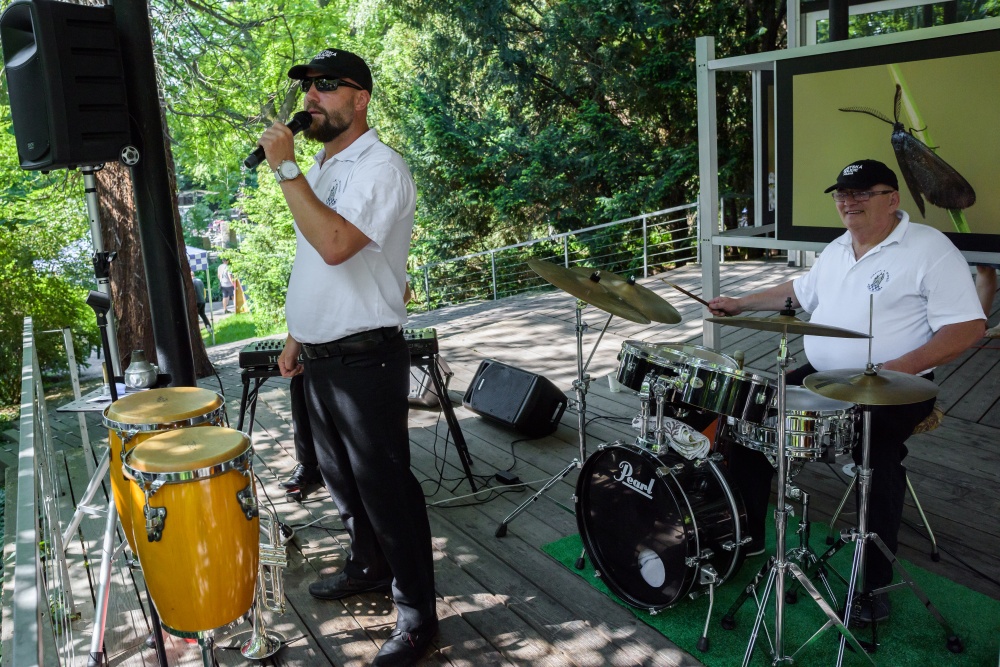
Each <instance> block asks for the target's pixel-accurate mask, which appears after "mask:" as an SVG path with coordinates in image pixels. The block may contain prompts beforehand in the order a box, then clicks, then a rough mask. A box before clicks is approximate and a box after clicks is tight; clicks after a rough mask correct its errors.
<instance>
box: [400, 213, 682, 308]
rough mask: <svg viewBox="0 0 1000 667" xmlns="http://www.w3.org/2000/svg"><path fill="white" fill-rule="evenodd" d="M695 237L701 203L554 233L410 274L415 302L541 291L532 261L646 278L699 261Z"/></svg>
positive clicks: (428, 304) (447, 302)
mask: <svg viewBox="0 0 1000 667" xmlns="http://www.w3.org/2000/svg"><path fill="white" fill-rule="evenodd" d="M697 237H698V222H697V204H685V205H683V206H675V207H673V208H668V209H663V210H661V211H654V212H653V213H645V214H643V215H637V216H635V217H632V218H625V219H623V220H615V221H613V222H606V223H604V224H600V225H594V226H593V227H586V228H584V229H578V230H574V231H571V232H564V233H562V234H553V235H552V236H546V237H545V238H541V239H533V240H531V241H525V242H524V243H518V244H515V245H509V246H505V247H503V248H495V249H493V250H486V251H484V252H478V253H474V254H471V255H465V256H464V257H456V258H454V259H448V260H444V261H441V262H434V263H432V264H425V265H424V266H419V267H417V268H415V269H413V270H412V271H410V272H409V275H410V286H411V290H412V291H413V303H415V304H416V307H417V308H421V309H424V310H433V309H435V308H441V307H443V306H452V305H456V304H460V303H467V302H471V301H489V300H496V299H500V298H503V297H508V296H514V295H516V294H522V293H524V292H529V291H532V290H537V289H539V288H541V287H544V286H547V285H548V283H546V282H545V281H544V280H543V279H542V278H540V277H539V276H538V275H536V274H535V273H534V272H533V271H532V270H531V269H529V268H528V267H527V266H526V265H525V262H526V261H527V260H529V259H533V258H534V259H541V260H547V261H552V260H554V261H556V262H557V263H559V264H562V265H563V266H570V265H574V264H580V265H585V266H589V267H592V268H595V269H603V270H607V271H614V272H616V273H618V272H621V273H624V272H631V273H635V274H641V275H642V277H647V276H649V275H650V273H656V272H658V271H659V270H661V269H665V268H668V267H669V268H673V267H676V266H679V265H682V264H685V263H688V262H700V261H701V257H700V256H699V244H698V238H697Z"/></svg>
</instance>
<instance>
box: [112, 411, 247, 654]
mask: <svg viewBox="0 0 1000 667" xmlns="http://www.w3.org/2000/svg"><path fill="white" fill-rule="evenodd" d="M252 453H253V450H252V448H251V447H250V441H249V440H248V439H247V437H246V436H245V435H244V434H243V433H240V432H239V431H235V430H233V429H229V428H222V427H216V426H205V427H203V428H188V429H178V430H174V431H165V432H163V433H159V434H156V435H153V436H151V437H149V438H147V439H146V440H143V441H142V442H140V443H139V444H137V445H136V446H135V447H134V448H133V449H132V450H131V451H130V452H129V453H128V454H126V456H125V463H124V466H123V467H124V472H125V475H126V476H127V477H128V478H130V479H131V480H132V482H131V484H130V488H129V492H130V494H129V496H130V503H131V521H132V531H133V533H134V539H135V549H136V553H137V554H138V555H139V560H140V562H141V563H142V574H143V577H144V578H145V579H146V586H147V588H148V589H149V595H150V597H151V598H152V600H153V603H154V604H155V605H156V608H157V611H158V612H159V613H160V619H161V621H162V623H163V627H164V629H166V630H167V631H168V632H170V633H172V634H174V635H178V636H182V637H200V636H203V635H204V633H207V632H211V631H214V630H217V629H219V628H222V627H223V626H225V625H228V624H229V623H232V622H233V621H235V620H237V619H238V618H239V617H240V616H242V615H243V614H245V613H246V612H247V610H248V609H250V605H251V604H252V603H253V596H254V591H255V589H256V585H257V576H258V565H259V557H260V524H259V521H258V518H257V510H256V507H257V506H256V495H255V492H254V486H253V471H252V468H251V465H250V463H251V456H252Z"/></svg>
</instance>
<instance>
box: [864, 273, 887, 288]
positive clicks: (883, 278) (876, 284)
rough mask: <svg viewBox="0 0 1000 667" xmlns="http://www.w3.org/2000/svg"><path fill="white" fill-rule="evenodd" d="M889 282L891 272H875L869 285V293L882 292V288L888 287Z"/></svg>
mask: <svg viewBox="0 0 1000 667" xmlns="http://www.w3.org/2000/svg"><path fill="white" fill-rule="evenodd" d="M888 282H889V272H888V271H886V270H885V269H880V270H878V271H876V272H875V275H873V276H872V281H871V282H870V283H868V285H867V287H868V291H869V292H872V293H875V292H880V291H882V288H883V287H885V286H886V284H888Z"/></svg>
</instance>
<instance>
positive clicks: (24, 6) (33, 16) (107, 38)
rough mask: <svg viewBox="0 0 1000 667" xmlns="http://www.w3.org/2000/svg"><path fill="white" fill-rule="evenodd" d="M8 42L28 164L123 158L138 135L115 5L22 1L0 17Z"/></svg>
mask: <svg viewBox="0 0 1000 667" xmlns="http://www.w3.org/2000/svg"><path fill="white" fill-rule="evenodd" d="M0 42H2V45H3V59H4V64H5V68H6V71H7V89H8V93H9V95H10V114H11V121H12V123H13V125H14V137H15V139H16V141H17V156H18V160H19V161H20V164H21V168H22V169H32V170H43V171H50V170H53V169H63V168H71V169H72V168H75V167H79V166H84V165H88V166H90V165H97V164H101V163H104V162H111V161H113V160H117V159H118V155H119V152H120V151H121V149H122V147H124V146H126V145H128V144H130V143H131V135H130V133H129V116H128V106H127V103H126V97H125V74H124V71H123V69H122V55H121V49H120V47H119V44H118V35H117V32H116V30H115V17H114V10H113V9H112V8H111V7H109V6H90V5H78V4H73V3H69V2H60V1H59V0H23V1H20V2H14V3H12V4H11V5H10V6H9V7H8V8H7V10H6V11H5V12H4V13H3V15H2V16H0ZM150 87H151V89H152V90H155V87H156V86H155V83H154V82H150Z"/></svg>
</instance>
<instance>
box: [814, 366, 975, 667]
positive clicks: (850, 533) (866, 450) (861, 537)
mask: <svg viewBox="0 0 1000 667" xmlns="http://www.w3.org/2000/svg"><path fill="white" fill-rule="evenodd" d="M865 373H866V374H872V375H875V374H877V373H876V371H875V367H874V366H873V365H872V364H871V362H869V363H868V367H867V369H866V370H865ZM862 408H863V411H862V418H863V423H864V428H863V437H862V450H861V452H862V460H861V467H860V469H859V470H858V473H857V477H860V479H861V482H860V484H859V490H860V495H861V500H860V502H859V504H858V527H857V529H854V528H850V529H847V530H844V531H843V532H842V533H841V535H840V539H839V540H838V541H837V543H836V544H834V545H833V546H832V547H830V548H829V549H828V550H827V551H826V553H824V554H823V555H822V556H821V557H820V558H819V560H818V561H817V562H816V563H815V564H814V565H813V568H814V569H820V568H822V567H824V566H825V564H826V563H827V562H828V561H829V560H830V559H831V558H832V557H833V556H834V555H836V554H837V552H839V551H840V550H841V549H842V548H843V547H844V546H846V545H847V543H848V542H853V543H854V544H855V550H854V559H853V561H852V564H851V574H850V576H849V577H848V579H847V583H848V586H847V597H846V600H845V607H846V612H845V615H844V623H845V624H846V623H850V619H851V615H852V612H853V611H854V609H855V607H859V606H860V605H863V604H869V605H870V604H871V602H872V597H873V596H874V595H877V594H879V593H885V592H888V591H890V590H893V589H895V588H901V587H903V586H909V587H910V590H912V591H913V594H914V595H916V596H917V598H918V599H919V600H920V602H922V603H923V605H924V607H926V609H927V611H928V612H929V613H930V614H931V616H933V617H934V619H935V620H936V621H937V622H938V623H939V624H940V625H941V627H942V628H944V631H945V635H946V637H947V640H946V641H947V644H946V645H947V648H948V650H949V651H951V652H952V653H961V652H962V651H963V650H964V646H963V644H962V640H961V638H960V637H959V636H958V635H957V634H955V632H954V631H953V630H952V628H951V626H950V625H949V624H948V622H947V621H946V620H945V618H944V616H942V615H941V612H940V611H938V609H937V607H935V606H934V605H933V604H932V603H931V601H930V600H929V599H928V598H927V595H926V594H925V593H924V591H923V589H921V588H920V586H919V585H917V583H916V582H915V581H914V580H913V578H912V577H911V576H910V573H909V572H907V570H906V568H904V567H903V565H902V563H900V562H899V560H897V559H896V555H895V554H893V553H892V551H890V550H889V547H887V546H886V545H885V542H883V541H882V538H880V537H879V536H878V535H877V534H875V533H872V532H869V531H868V499H869V492H870V490H871V474H872V471H871V468H870V467H869V455H870V448H871V406H870V405H863V406H862ZM869 541H871V542H873V543H874V544H875V546H877V547H878V548H879V550H880V551H881V552H882V554H883V555H884V556H885V558H886V559H887V560H888V561H889V562H890V563H891V564H892V566H893V568H895V570H896V572H898V573H899V576H900V578H902V579H903V581H902V582H900V583H897V584H889V585H888V586H883V587H881V588H878V589H875V590H873V591H868V592H863V593H861V595H860V596H858V599H857V600H855V596H854V593H855V590H856V586H857V583H858V582H859V581H860V582H864V581H865V551H866V548H867V545H868V542H869ZM852 601H853V602H852ZM877 633H878V621H873V622H872V642H871V643H867V642H865V643H863V644H862V648H864V650H865V651H866V652H869V653H874V652H875V651H876V649H877V648H878V644H877V637H878V634H877ZM845 638H846V635H845V637H841V639H840V647H839V649H838V651H837V666H838V667H840V665H842V664H843V660H844V639H845ZM869 659H870V657H869Z"/></svg>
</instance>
